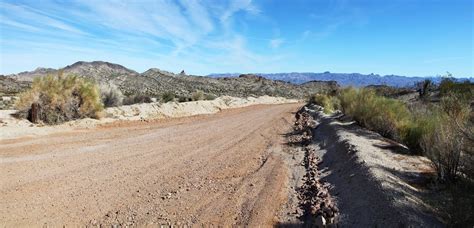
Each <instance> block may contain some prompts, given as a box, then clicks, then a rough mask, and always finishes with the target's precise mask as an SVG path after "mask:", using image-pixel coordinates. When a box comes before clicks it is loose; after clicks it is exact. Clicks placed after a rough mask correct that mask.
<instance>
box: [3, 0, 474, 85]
mask: <svg viewBox="0 0 474 228" xmlns="http://www.w3.org/2000/svg"><path fill="white" fill-rule="evenodd" d="M0 26H1V27H0V28H1V30H0V48H1V49H0V51H1V53H0V74H9V73H18V72H21V71H26V70H33V69H35V68H36V67H39V66H42V67H52V68H58V67H63V66H66V65H69V64H72V63H74V62H76V61H80V60H82V61H93V60H103V61H109V62H114V63H118V64H122V65H124V66H126V67H128V68H131V69H133V70H136V71H138V72H143V71H145V70H147V69H148V68H151V67H157V68H160V69H164V70H169V71H174V72H179V71H181V70H182V69H184V70H185V71H186V72H187V73H191V74H198V75H205V74H209V73H215V72H265V73H275V72H323V71H331V72H348V73H351V72H359V73H378V74H382V75H385V74H398V75H408V76H428V75H440V74H445V72H446V71H449V72H451V73H453V74H454V76H458V77H459V76H468V77H472V76H474V57H473V55H474V54H473V53H474V52H473V46H474V37H473V36H474V31H473V30H474V9H473V1H472V0H445V1H437V0H390V1H388V0H387V1H384V0H373V1H370V0H325V1H322V0H255V1H252V0H232V1H224V0H222V1H221V0H203V1H199V0H176V1H148V0H126V1H107V0H84V1H76V0H66V1H48V0H34V1H33V0H32V1H22V0H16V1H6V0H0Z"/></svg>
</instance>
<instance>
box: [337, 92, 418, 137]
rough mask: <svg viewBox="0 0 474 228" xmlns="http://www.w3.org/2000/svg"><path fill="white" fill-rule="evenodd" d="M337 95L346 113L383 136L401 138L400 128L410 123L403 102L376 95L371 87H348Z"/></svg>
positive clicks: (408, 112)
mask: <svg viewBox="0 0 474 228" xmlns="http://www.w3.org/2000/svg"><path fill="white" fill-rule="evenodd" d="M338 97H339V100H340V104H341V107H342V110H343V112H344V113H345V114H346V115H348V116H351V117H352V118H353V119H354V120H355V121H357V122H358V123H359V124H361V125H362V126H365V127H367V128H369V129H371V130H374V131H377V132H379V133H380V134H381V135H383V136H385V137H389V138H393V139H398V140H401V137H402V136H401V132H402V130H403V129H405V128H406V127H407V126H409V125H410V124H411V117H412V116H411V113H410V111H409V110H408V108H407V107H406V105H405V104H404V103H403V102H401V101H399V100H396V99H392V98H386V97H382V96H378V95H376V94H375V92H374V91H373V90H371V89H359V90H357V89H354V88H348V89H344V90H342V91H341V93H340V95H339V96H338Z"/></svg>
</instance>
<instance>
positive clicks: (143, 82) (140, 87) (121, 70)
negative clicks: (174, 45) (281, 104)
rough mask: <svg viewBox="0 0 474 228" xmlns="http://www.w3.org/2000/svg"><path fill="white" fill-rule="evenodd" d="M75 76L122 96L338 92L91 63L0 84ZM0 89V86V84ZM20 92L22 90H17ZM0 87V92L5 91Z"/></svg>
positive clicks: (331, 86) (325, 84) (311, 85)
mask: <svg viewBox="0 0 474 228" xmlns="http://www.w3.org/2000/svg"><path fill="white" fill-rule="evenodd" d="M60 70H61V71H63V73H64V74H66V75H67V74H75V75H78V76H80V77H84V78H88V79H91V80H94V81H96V82H98V83H101V84H104V83H113V84H115V85H117V86H118V87H119V88H120V90H122V92H123V93H124V94H125V95H135V94H143V95H149V96H152V97H160V96H161V95H163V94H164V93H173V94H175V95H176V96H184V97H186V96H191V94H192V93H193V92H196V91H198V90H200V91H203V92H204V93H206V94H211V95H215V96H221V95H229V96H235V97H247V96H262V95H270V96H281V97H287V98H304V97H306V96H308V95H309V94H311V93H316V92H322V91H331V90H335V89H337V88H338V84H337V83H336V82H334V81H312V82H308V83H305V84H302V85H296V84H292V83H289V82H284V81H279V80H270V79H266V78H264V77H261V76H256V75H251V74H249V75H240V76H239V77H229V78H226V77H223V78H211V77H205V76H194V75H186V74H185V73H184V72H182V73H180V74H174V73H171V72H167V71H162V70H159V69H156V68H152V69H149V70H147V71H145V72H143V73H138V72H135V71H133V70H130V69H127V68H126V67H123V66H121V65H118V64H113V63H108V62H102V61H95V62H77V63H74V64H72V65H69V66H66V67H64V68H61V69H50V68H48V69H46V68H38V69H36V70H35V71H31V72H22V73H19V74H14V75H8V76H6V77H1V78H0V80H1V81H6V80H8V81H9V83H10V84H11V82H14V81H15V82H17V83H18V84H19V85H20V84H22V85H23V84H28V83H31V81H32V80H33V79H34V78H35V77H42V76H45V75H47V74H56V73H58V71H60ZM0 85H2V84H0ZM21 88H22V89H20V91H21V90H24V87H21ZM5 89H6V88H5V87H0V91H3V90H5Z"/></svg>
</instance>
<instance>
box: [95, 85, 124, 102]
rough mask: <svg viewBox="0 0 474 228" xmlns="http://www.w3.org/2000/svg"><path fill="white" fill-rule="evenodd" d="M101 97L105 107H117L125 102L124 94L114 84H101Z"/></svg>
mask: <svg viewBox="0 0 474 228" xmlns="http://www.w3.org/2000/svg"><path fill="white" fill-rule="evenodd" d="M100 97H101V99H102V103H103V104H104V106H105V107H117V106H120V105H122V102H123V94H122V92H121V91H120V89H119V88H118V87H117V86H116V85H114V84H104V85H101V86H100Z"/></svg>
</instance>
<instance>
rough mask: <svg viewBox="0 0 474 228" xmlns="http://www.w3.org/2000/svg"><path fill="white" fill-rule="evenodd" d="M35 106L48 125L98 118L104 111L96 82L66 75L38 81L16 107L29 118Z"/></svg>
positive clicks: (25, 93)
mask: <svg viewBox="0 0 474 228" xmlns="http://www.w3.org/2000/svg"><path fill="white" fill-rule="evenodd" d="M33 104H35V105H36V107H39V110H36V111H38V112H37V117H38V118H39V120H41V121H43V122H44V123H47V124H57V123H62V122H65V121H69V120H74V119H79V118H85V117H91V118H98V117H99V115H100V112H101V111H102V109H103V105H102V103H101V99H100V92H99V88H98V87H97V85H96V84H95V83H93V82H91V81H88V80H86V79H83V78H79V77H76V76H73V75H68V76H63V75H62V73H59V74H58V75H48V76H45V77H38V78H35V80H34V81H33V84H32V87H31V89H29V90H28V91H26V92H24V93H22V94H21V95H20V98H19V100H18V102H17V103H16V105H15V106H16V108H17V109H18V110H19V112H18V115H19V116H21V117H25V118H27V117H28V115H29V114H28V113H30V112H31V108H32V105H33ZM30 114H31V113H30Z"/></svg>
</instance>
